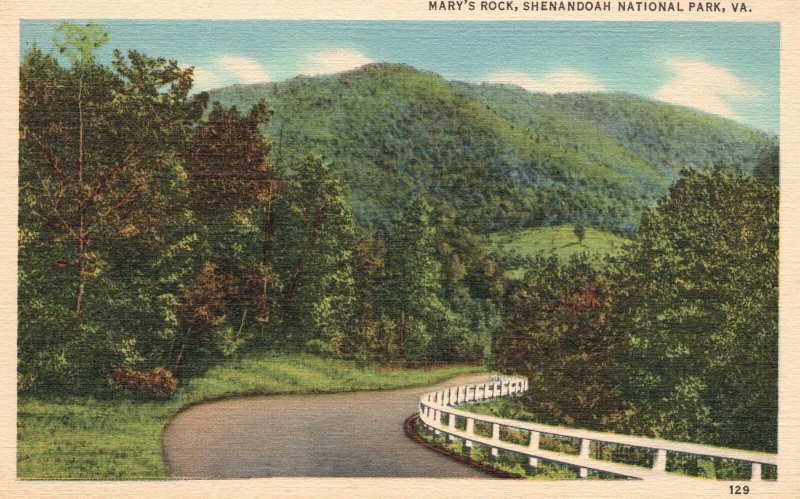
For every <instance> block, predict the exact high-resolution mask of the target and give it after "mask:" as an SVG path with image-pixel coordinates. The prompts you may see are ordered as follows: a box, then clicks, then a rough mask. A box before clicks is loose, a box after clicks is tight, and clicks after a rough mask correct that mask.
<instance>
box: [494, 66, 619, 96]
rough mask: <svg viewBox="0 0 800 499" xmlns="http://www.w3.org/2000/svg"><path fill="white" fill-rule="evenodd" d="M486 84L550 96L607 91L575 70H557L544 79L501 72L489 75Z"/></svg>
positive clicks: (514, 72)
mask: <svg viewBox="0 0 800 499" xmlns="http://www.w3.org/2000/svg"><path fill="white" fill-rule="evenodd" d="M484 81H485V82H486V83H503V84H506V85H517V86H519V87H522V88H524V89H525V90H528V91H530V92H545V93H548V94H555V93H569V92H602V91H604V90H606V88H605V86H603V84H602V83H600V81H598V80H596V79H595V78H593V77H591V76H589V75H586V74H583V73H580V72H578V71H575V70H573V69H567V68H564V69H557V70H555V71H553V72H551V73H548V74H546V75H544V76H542V77H538V78H537V77H534V76H531V75H529V74H526V73H520V72H518V71H499V72H496V73H491V74H489V75H488V76H487V77H486V78H485V79H484Z"/></svg>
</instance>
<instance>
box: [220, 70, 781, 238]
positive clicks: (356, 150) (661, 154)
mask: <svg viewBox="0 0 800 499" xmlns="http://www.w3.org/2000/svg"><path fill="white" fill-rule="evenodd" d="M210 99H211V100H212V101H219V102H220V103H221V104H222V105H224V106H236V107H237V108H239V109H240V110H241V111H246V110H247V109H249V107H250V106H252V105H253V104H254V103H255V102H257V101H258V100H259V99H266V100H267V102H268V103H269V105H270V106H271V107H272V108H273V110H274V115H273V117H272V120H271V121H270V123H269V125H268V126H267V127H266V128H265V133H266V134H267V135H268V136H269V137H270V139H271V140H272V142H273V145H274V154H275V159H274V162H275V163H276V164H277V166H278V167H279V168H281V167H285V165H289V164H292V163H293V161H294V160H297V159H300V158H301V157H303V156H305V155H306V154H308V152H309V151H315V152H318V153H320V154H322V155H323V156H324V157H325V158H326V159H327V160H328V161H330V162H331V163H332V164H333V167H334V169H335V170H336V171H337V172H338V174H339V175H340V176H341V177H342V178H343V179H344V180H345V183H346V185H347V186H348V188H349V190H350V202H351V206H352V209H353V211H354V213H355V215H356V218H357V220H358V222H359V223H360V224H361V225H364V226H369V227H385V226H386V225H387V224H388V223H389V220H391V212H392V209H393V207H394V206H397V204H398V202H399V200H401V199H406V198H407V197H408V195H409V194H412V193H419V194H422V195H423V196H424V197H425V198H426V199H427V200H428V201H429V202H430V203H431V204H432V205H433V206H435V207H436V208H438V209H440V210H443V211H445V212H451V213H454V214H455V216H456V217H457V219H458V222H460V223H462V224H464V225H466V226H469V227H470V228H471V229H473V230H476V231H478V232H485V231H493V230H497V229H501V228H513V227H535V226H543V225H554V224H561V223H570V222H575V221H580V222H583V223H588V224H590V225H595V226H598V227H603V228H606V229H611V230H614V231H618V232H629V231H630V230H631V229H632V228H633V227H634V226H635V224H636V223H637V221H638V218H639V215H640V213H641V210H642V209H643V208H644V207H646V206H651V205H652V204H653V203H654V202H655V200H656V199H658V198H660V197H662V196H663V195H664V194H666V192H667V188H668V186H669V184H670V183H671V182H672V181H674V180H675V179H676V178H677V176H678V173H679V172H680V170H681V169H682V168H684V167H687V166H693V167H695V168H698V169H701V170H702V169H706V168H709V167H711V166H714V165H719V166H722V167H723V168H729V169H741V170H743V171H745V172H752V171H753V169H754V168H755V166H756V165H757V164H758V163H759V162H760V161H761V159H762V158H763V157H765V156H767V155H768V154H769V151H772V150H774V148H775V147H777V146H776V144H777V138H776V137H773V136H770V135H769V134H766V133H763V132H760V131H756V130H753V129H750V128H748V127H746V126H743V125H740V124H737V123H735V122H733V121H730V120H727V119H724V118H719V117H716V116H712V115H708V114H705V113H702V112H699V111H694V110H690V109H686V108H680V107H676V106H672V105H668V104H663V103H658V102H654V101H650V100H647V99H644V98H641V97H636V96H632V95H627V94H619V93H613V94H555V95H550V94H540V93H530V92H528V91H525V90H523V89H521V88H519V87H513V86H507V85H486V84H480V85H476V84H468V83H461V82H448V81H446V80H444V79H443V78H441V77H440V76H438V75H436V74H434V73H430V72H423V71H418V70H416V69H414V68H411V67H409V66H405V65H394V64H370V65H367V66H363V67H361V68H358V69H355V70H352V71H348V72H345V73H341V74H336V75H326V76H318V77H304V76H299V77H296V78H294V79H291V80H287V81H284V82H280V83H264V84H256V85H234V86H231V87H227V88H223V89H218V90H215V91H212V92H210Z"/></svg>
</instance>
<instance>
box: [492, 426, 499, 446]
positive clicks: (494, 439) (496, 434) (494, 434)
mask: <svg viewBox="0 0 800 499" xmlns="http://www.w3.org/2000/svg"><path fill="white" fill-rule="evenodd" d="M499 441H500V425H499V424H497V423H492V442H499Z"/></svg>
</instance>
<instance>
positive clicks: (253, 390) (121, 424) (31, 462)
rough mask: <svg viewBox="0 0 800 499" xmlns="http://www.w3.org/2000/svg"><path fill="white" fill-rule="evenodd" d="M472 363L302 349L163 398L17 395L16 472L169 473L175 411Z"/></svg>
mask: <svg viewBox="0 0 800 499" xmlns="http://www.w3.org/2000/svg"><path fill="white" fill-rule="evenodd" d="M483 371H484V368H482V367H478V366H448V367H436V368H423V369H397V368H391V369H389V368H381V367H378V366H373V367H364V368H361V367H358V366H357V365H356V364H355V363H353V362H349V361H343V360H327V359H322V358H319V357H313V356H305V355H273V356H257V357H256V356H254V357H247V358H242V359H237V360H232V361H229V362H226V363H223V364H220V365H219V366H216V367H214V368H212V369H210V370H209V371H208V372H207V373H205V374H204V375H203V376H201V377H198V378H194V379H192V380H190V381H189V382H188V383H187V384H186V385H184V386H183V387H181V389H180V390H179V391H178V393H177V394H176V396H175V397H174V398H173V399H171V400H168V401H164V402H149V401H148V402H145V401H136V400H124V399H116V400H96V399H93V398H89V397H62V398H43V397H35V396H25V395H23V396H20V398H19V399H18V404H17V477H18V478H20V479H23V480H70V479H81V480H87V479H88V480H136V479H165V478H169V477H168V475H167V472H166V469H165V467H164V463H163V460H162V451H161V435H162V433H163V431H164V427H165V426H166V425H167V423H168V422H169V421H170V420H171V419H172V417H173V416H174V415H175V414H177V413H178V412H179V411H180V410H182V409H185V408H187V407H189V406H192V405H195V404H198V403H201V402H205V401H210V400H216V399H221V398H228V397H236V396H244V395H278V394H310V393H334V392H346V391H358V390H388V389H393V388H407V387H413V386H425V385H429V384H435V383H439V382H442V381H444V380H447V379H449V378H452V377H455V376H460V375H464V374H472V373H479V372H483Z"/></svg>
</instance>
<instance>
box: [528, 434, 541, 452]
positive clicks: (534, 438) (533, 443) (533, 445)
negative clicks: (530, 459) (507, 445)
mask: <svg viewBox="0 0 800 499" xmlns="http://www.w3.org/2000/svg"><path fill="white" fill-rule="evenodd" d="M528 448H530V449H538V448H539V432H538V431H532V430H531V439H530V442H528Z"/></svg>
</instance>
